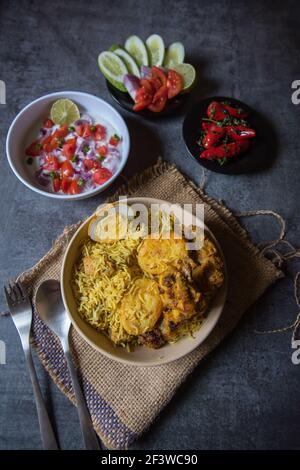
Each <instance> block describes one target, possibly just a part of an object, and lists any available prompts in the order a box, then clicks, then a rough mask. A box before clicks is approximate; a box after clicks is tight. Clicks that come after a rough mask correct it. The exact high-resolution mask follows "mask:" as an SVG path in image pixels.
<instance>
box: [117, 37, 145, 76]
mask: <svg viewBox="0 0 300 470" xmlns="http://www.w3.org/2000/svg"><path fill="white" fill-rule="evenodd" d="M110 51H112V52H114V53H115V54H117V56H119V57H120V58H121V60H123V62H124V64H125V65H126V67H127V70H128V72H129V73H130V74H132V75H135V76H136V77H140V69H139V67H138V65H137V63H136V61H135V60H134V59H133V57H132V56H131V55H130V54H128V52H127V51H126V50H125V49H124V48H123V47H122V46H119V45H117V44H114V45H113V46H111V48H110Z"/></svg>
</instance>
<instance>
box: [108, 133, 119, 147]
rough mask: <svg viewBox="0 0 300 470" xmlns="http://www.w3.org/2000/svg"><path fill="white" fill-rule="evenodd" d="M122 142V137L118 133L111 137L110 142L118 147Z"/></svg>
mask: <svg viewBox="0 0 300 470" xmlns="http://www.w3.org/2000/svg"><path fill="white" fill-rule="evenodd" d="M119 142H120V137H119V136H118V135H117V134H114V135H113V136H112V137H111V138H110V139H109V144H110V145H113V146H114V147H116V146H117V145H118V144H119Z"/></svg>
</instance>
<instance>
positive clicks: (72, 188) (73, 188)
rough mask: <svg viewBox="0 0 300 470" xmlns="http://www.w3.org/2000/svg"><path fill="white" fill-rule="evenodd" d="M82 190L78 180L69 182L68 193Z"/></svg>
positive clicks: (76, 192)
mask: <svg viewBox="0 0 300 470" xmlns="http://www.w3.org/2000/svg"><path fill="white" fill-rule="evenodd" d="M80 191H81V189H80V186H79V184H78V183H77V181H76V180H72V181H71V182H70V184H69V188H68V194H79V193H80Z"/></svg>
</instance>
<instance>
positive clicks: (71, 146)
mask: <svg viewBox="0 0 300 470" xmlns="http://www.w3.org/2000/svg"><path fill="white" fill-rule="evenodd" d="M75 150H76V139H69V140H67V141H66V142H65V143H64V145H63V148H62V153H63V155H64V156H65V157H67V158H69V159H71V158H73V157H74V153H75Z"/></svg>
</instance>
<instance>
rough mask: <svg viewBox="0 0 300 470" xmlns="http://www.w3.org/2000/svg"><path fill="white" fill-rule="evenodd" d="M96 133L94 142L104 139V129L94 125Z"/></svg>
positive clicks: (99, 125)
mask: <svg viewBox="0 0 300 470" xmlns="http://www.w3.org/2000/svg"><path fill="white" fill-rule="evenodd" d="M95 127H96V131H95V133H94V138H95V140H103V139H105V137H106V127H104V126H101V124H96V126H95Z"/></svg>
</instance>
